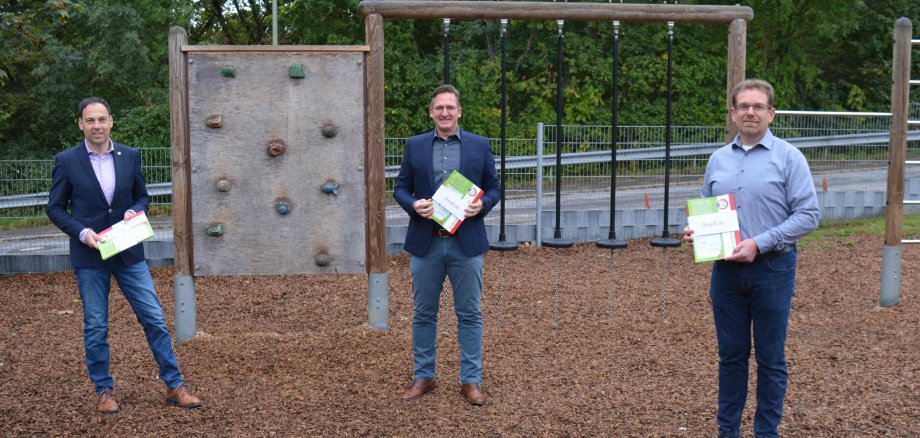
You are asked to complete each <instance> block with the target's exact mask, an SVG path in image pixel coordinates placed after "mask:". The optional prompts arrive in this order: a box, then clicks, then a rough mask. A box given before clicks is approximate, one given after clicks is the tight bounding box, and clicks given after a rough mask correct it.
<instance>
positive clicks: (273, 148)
mask: <svg viewBox="0 0 920 438" xmlns="http://www.w3.org/2000/svg"><path fill="white" fill-rule="evenodd" d="M283 153H284V140H282V139H280V138H273V139H271V140H269V141H268V155H270V156H272V157H277V156H278V155H281V154H283Z"/></svg>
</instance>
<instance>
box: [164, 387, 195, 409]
mask: <svg viewBox="0 0 920 438" xmlns="http://www.w3.org/2000/svg"><path fill="white" fill-rule="evenodd" d="M166 403H168V404H171V405H177V406H179V407H180V408H185V409H189V408H197V407H199V406H201V399H199V398H198V397H195V395H194V394H192V391H189V390H188V388H187V387H186V386H185V385H179V386H177V387H175V388H173V389H167V390H166Z"/></svg>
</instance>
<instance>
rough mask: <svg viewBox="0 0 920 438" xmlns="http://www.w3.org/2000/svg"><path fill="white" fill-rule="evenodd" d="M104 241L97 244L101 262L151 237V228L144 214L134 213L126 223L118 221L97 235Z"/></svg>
mask: <svg viewBox="0 0 920 438" xmlns="http://www.w3.org/2000/svg"><path fill="white" fill-rule="evenodd" d="M99 237H102V238H104V239H105V241H104V242H102V243H100V244H99V253H100V255H102V260H108V259H110V258H112V256H113V255H115V254H118V253H120V252H122V251H124V250H126V249H128V248H131V247H132V246H134V245H137V244H138V243H141V242H143V241H145V240H147V239H149V238H151V237H153V228H151V227H150V222H149V221H148V220H147V215H146V214H144V212H143V211H142V212H140V213H135V214H134V216H131V217H129V218H128V220H126V221H118V223H116V224H115V225H112V226H111V227H109V228H108V229H106V230H105V231H103V232H101V233H99Z"/></svg>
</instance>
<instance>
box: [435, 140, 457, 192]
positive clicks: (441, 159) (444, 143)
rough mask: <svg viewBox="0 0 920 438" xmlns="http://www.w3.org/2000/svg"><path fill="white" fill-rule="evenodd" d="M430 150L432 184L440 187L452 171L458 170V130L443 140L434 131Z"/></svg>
mask: <svg viewBox="0 0 920 438" xmlns="http://www.w3.org/2000/svg"><path fill="white" fill-rule="evenodd" d="M432 148H433V149H432V150H431V165H432V166H431V167H432V168H433V169H434V183H435V184H436V185H438V186H439V185H441V184H443V183H444V180H446V179H447V177H448V176H450V174H451V173H453V171H455V170H457V169H459V168H460V130H459V129H458V130H457V133H456V134H454V135H451V136H450V137H447V139H446V140H445V139H443V138H441V137H438V133H437V131H435V134H434V139H433V142H432Z"/></svg>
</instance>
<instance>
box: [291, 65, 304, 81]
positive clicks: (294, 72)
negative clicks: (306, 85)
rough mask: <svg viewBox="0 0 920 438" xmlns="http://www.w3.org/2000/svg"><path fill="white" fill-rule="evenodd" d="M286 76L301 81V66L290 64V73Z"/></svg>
mask: <svg viewBox="0 0 920 438" xmlns="http://www.w3.org/2000/svg"><path fill="white" fill-rule="evenodd" d="M288 74H289V75H290V76H291V78H292V79H303V64H291V71H290V72H289V73H288Z"/></svg>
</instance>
